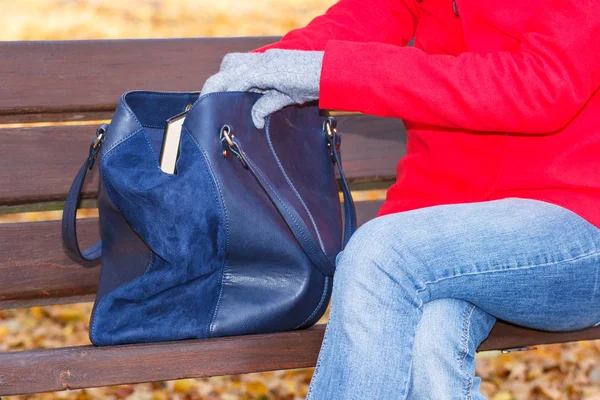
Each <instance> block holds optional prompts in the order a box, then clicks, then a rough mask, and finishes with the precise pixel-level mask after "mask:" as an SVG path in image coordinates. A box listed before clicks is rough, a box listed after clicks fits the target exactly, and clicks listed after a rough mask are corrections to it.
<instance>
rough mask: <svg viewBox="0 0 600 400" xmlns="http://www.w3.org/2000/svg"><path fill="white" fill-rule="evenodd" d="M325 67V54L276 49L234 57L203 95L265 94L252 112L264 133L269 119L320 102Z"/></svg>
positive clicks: (208, 83) (207, 84)
mask: <svg viewBox="0 0 600 400" xmlns="http://www.w3.org/2000/svg"><path fill="white" fill-rule="evenodd" d="M322 65H323V52H322V51H300V50H279V49H272V50H267V51H265V52H264V53H231V54H228V55H226V56H225V58H223V62H222V63H221V68H220V70H219V72H218V73H217V74H215V75H213V76H212V77H211V78H209V79H208V80H207V81H206V83H205V84H204V87H203V88H202V95H204V94H207V93H213V92H231V91H251V92H259V93H263V94H264V95H263V96H262V97H261V98H260V99H259V100H258V101H257V102H256V104H255V105H254V107H253V108H252V121H253V122H254V125H255V126H256V127H257V128H259V129H262V128H264V126H265V118H266V117H267V116H268V115H270V114H272V113H274V112H275V111H278V110H280V109H282V108H284V107H286V106H288V105H291V104H303V103H306V102H309V101H313V100H317V99H318V98H319V82H320V80H321V67H322Z"/></svg>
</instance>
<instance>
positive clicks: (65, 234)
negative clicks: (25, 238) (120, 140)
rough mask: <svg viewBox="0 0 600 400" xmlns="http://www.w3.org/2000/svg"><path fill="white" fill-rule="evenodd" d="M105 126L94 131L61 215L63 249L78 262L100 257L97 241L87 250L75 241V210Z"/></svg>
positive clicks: (96, 155)
mask: <svg viewBox="0 0 600 400" xmlns="http://www.w3.org/2000/svg"><path fill="white" fill-rule="evenodd" d="M107 128H108V125H107V124H102V125H100V127H99V128H98V130H97V131H96V137H95V138H94V140H92V143H91V144H90V151H89V154H88V157H87V158H86V160H85V161H84V163H83V165H82V166H81V168H79V171H78V172H77V175H76V176H75V179H73V183H72V184H71V188H70V189H69V193H68V194H67V199H66V200H65V207H64V210H63V215H62V238H63V243H64V244H65V247H66V248H67V249H68V250H69V251H70V252H71V253H72V254H73V256H75V258H76V259H77V260H78V261H94V260H97V259H99V258H100V256H101V255H102V242H101V241H99V242H97V243H95V244H94V245H93V246H91V247H89V248H88V249H85V250H81V249H80V247H79V243H78V241H77V223H76V222H77V221H76V217H77V208H78V205H79V201H80V200H81V190H82V188H83V182H84V181H85V177H86V175H87V173H88V171H90V170H91V169H92V168H93V167H94V163H95V162H96V158H97V157H98V153H99V152H100V147H101V146H102V142H103V141H104V135H105V134H106V129H107ZM83 266H85V267H87V266H90V265H89V264H83Z"/></svg>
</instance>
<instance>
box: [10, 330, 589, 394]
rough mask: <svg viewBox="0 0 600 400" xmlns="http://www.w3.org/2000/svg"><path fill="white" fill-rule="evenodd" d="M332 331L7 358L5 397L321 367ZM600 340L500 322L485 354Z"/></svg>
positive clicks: (40, 352)
mask: <svg viewBox="0 0 600 400" xmlns="http://www.w3.org/2000/svg"><path fill="white" fill-rule="evenodd" d="M324 331H325V325H316V326H314V327H312V328H309V329H306V330H302V331H293V332H283V333H274V334H263V335H247V336H235V337H228V338H214V339H203V340H184V341H178V342H165V343H154V344H139V345H125V346H110V347H94V346H78V347H68V348H60V349H48V350H32V351H20V352H9V353H0V395H2V396H6V395H15V394H27V393H38V392H47V391H60V390H67V389H81V388H88V387H97V386H110V385H117V384H129V383H141V382H152V381H164V380H172V379H182V378H201V377H208V376H218V375H232V374H243V373H251V372H260V371H270V370H281V369H290V368H306V367H313V366H314V365H315V363H316V359H317V355H318V352H319V349H320V346H321V341H322V340H323V334H324ZM597 338H600V327H599V328H590V329H586V330H584V331H579V332H568V333H551V332H538V331H532V330H528V329H523V328H518V327H515V326H512V325H508V324H504V323H501V322H499V323H497V324H496V326H495V327H494V329H493V331H492V333H491V334H490V337H489V338H488V339H487V340H486V341H485V342H483V343H482V345H481V346H480V348H479V350H480V351H481V350H496V349H506V348H513V347H521V346H529V345H534V344H545V343H562V342H571V341H577V340H589V339H597Z"/></svg>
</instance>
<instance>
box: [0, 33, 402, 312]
mask: <svg viewBox="0 0 600 400" xmlns="http://www.w3.org/2000/svg"><path fill="white" fill-rule="evenodd" d="M276 39H277V38H264V37H262V38H258V37H257V38H206V39H165V40H118V41H64V42H3V43H1V42H0V54H2V59H3V60H2V63H0V82H2V83H3V84H2V85H1V86H0V124H14V123H28V126H24V127H14V125H13V126H11V127H7V126H6V125H4V126H3V125H0V183H1V184H0V214H5V213H12V212H24V211H36V210H51V209H61V208H62V202H63V201H64V199H65V197H66V193H67V190H68V188H69V186H70V184H71V181H72V179H73V177H74V175H75V173H76V172H77V169H78V168H79V166H80V164H81V162H82V161H83V159H84V157H85V156H86V154H87V151H88V147H89V144H90V141H91V140H92V138H93V136H94V134H95V128H96V127H97V125H98V121H101V120H106V119H109V118H110V116H111V114H112V112H113V110H114V108H115V104H116V102H117V100H118V98H119V96H120V95H121V94H122V93H123V92H125V91H127V90H132V89H148V90H161V91H192V90H200V89H201V87H202V85H203V83H204V81H205V80H206V79H207V78H208V77H209V76H210V75H212V74H213V73H214V72H216V71H217V70H218V67H219V64H220V61H221V59H222V57H223V56H224V55H225V54H227V53H230V52H241V51H249V50H252V49H254V48H256V47H259V46H262V45H264V44H266V43H269V42H272V41H274V40H276ZM337 119H338V121H339V130H340V131H341V132H342V134H343V143H342V154H343V159H344V169H345V171H346V174H347V176H348V178H349V179H350V182H351V183H352V186H353V188H354V189H372V188H385V187H387V186H389V184H390V183H391V182H392V180H393V177H394V173H395V167H396V163H397V161H398V159H399V158H400V157H401V156H403V155H404V153H405V139H406V137H405V133H404V129H403V126H402V123H401V122H400V121H398V120H392V119H383V118H374V117H369V116H364V115H358V114H351V115H338V116H337ZM33 122H35V123H39V122H61V123H62V122H70V123H71V125H64V124H62V125H48V124H44V126H39V124H34V125H32V124H30V123H33ZM91 175H92V176H91V178H90V179H89V180H88V182H87V184H86V185H85V189H84V193H85V194H84V196H85V198H87V199H93V198H94V197H95V195H96V190H97V185H98V180H97V171H94V172H93V173H92V174H91ZM84 202H85V204H86V207H95V203H94V202H93V201H91V200H87V201H84ZM380 204H381V202H380V201H363V202H358V203H357V212H358V215H359V220H360V221H361V222H364V221H366V220H368V219H370V218H372V217H373V216H374V215H375V213H376V211H377V209H378V207H379V205H380ZM78 231H79V235H80V236H81V242H82V245H83V246H85V245H86V244H91V243H92V242H93V241H95V240H96V239H97V237H98V221H97V220H96V219H94V218H88V219H84V220H81V221H80V222H79V224H78ZM98 276H99V268H91V269H85V268H81V267H80V266H79V265H77V263H76V262H74V261H72V260H71V259H69V257H68V256H67V254H66V253H65V251H64V249H63V246H62V242H61V236H60V222H59V221H46V222H28V223H11V224H0V277H1V279H0V309H2V308H15V307H29V306H34V305H45V304H59V303H69V302H78V301H89V300H93V297H94V294H95V292H96V287H97V281H98Z"/></svg>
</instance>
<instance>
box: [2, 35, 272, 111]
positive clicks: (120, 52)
mask: <svg viewBox="0 0 600 400" xmlns="http://www.w3.org/2000/svg"><path fill="white" fill-rule="evenodd" d="M276 40H277V38H276V37H245V38H240V37H237V38H198V39H143V40H139V39H136V40H93V41H88V40H81V41H31V42H0V54H2V63H0V82H2V85H0V115H14V119H13V121H19V120H20V117H19V114H27V113H64V112H66V111H75V112H82V111H110V110H112V109H114V105H115V103H116V101H117V100H118V96H120V95H121V93H123V92H124V91H127V90H133V89H150V90H165V91H191V90H200V89H201V88H202V85H203V84H204V81H205V80H206V79H207V78H208V77H209V76H210V75H212V74H214V73H215V72H217V71H218V69H219V65H220V62H221V59H222V58H223V56H224V55H225V54H227V53H230V52H246V51H249V50H252V49H254V48H257V47H260V46H262V45H265V44H268V43H271V42H274V41H276Z"/></svg>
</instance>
